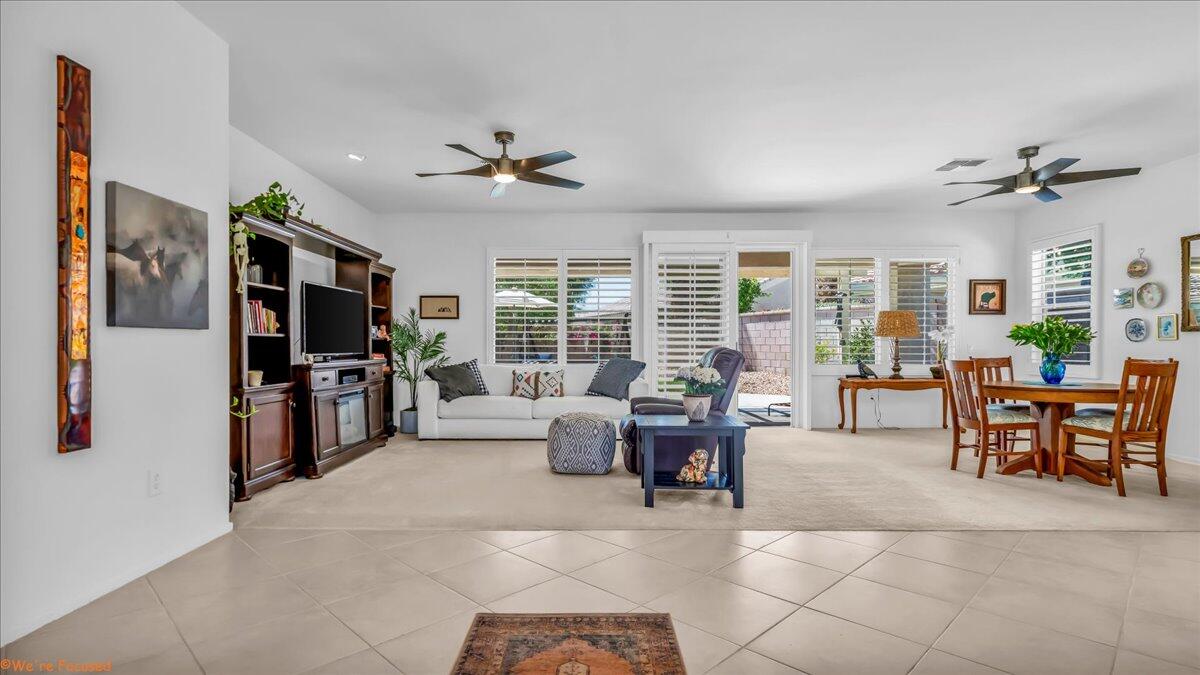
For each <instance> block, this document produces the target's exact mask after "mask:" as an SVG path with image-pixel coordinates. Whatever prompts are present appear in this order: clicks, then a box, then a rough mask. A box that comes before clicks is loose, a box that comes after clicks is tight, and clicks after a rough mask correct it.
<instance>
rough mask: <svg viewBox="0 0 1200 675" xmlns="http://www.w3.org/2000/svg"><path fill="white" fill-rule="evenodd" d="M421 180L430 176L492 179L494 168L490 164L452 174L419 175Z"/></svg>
mask: <svg viewBox="0 0 1200 675" xmlns="http://www.w3.org/2000/svg"><path fill="white" fill-rule="evenodd" d="M417 175H418V176H420V177H421V178H426V177H428V176H483V177H484V178H491V177H492V167H491V165H490V164H484V165H481V166H477V167H475V168H474V169H464V170H463V171H452V172H450V173H419V174H417Z"/></svg>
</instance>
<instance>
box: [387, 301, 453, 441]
mask: <svg viewBox="0 0 1200 675" xmlns="http://www.w3.org/2000/svg"><path fill="white" fill-rule="evenodd" d="M392 352H393V353H394V354H395V363H396V377H398V378H399V379H401V380H403V381H404V382H406V383H407V384H408V400H409V407H407V408H405V409H404V410H401V411H400V433H402V434H415V433H417V383H418V382H420V381H421V380H423V379H425V369H426V368H430V367H435V368H436V367H437V366H440V365H442V364H444V363H445V362H446V359H447V358H448V357H447V356H446V333H445V332H443V331H437V332H436V333H435V332H434V331H432V330H427V331H422V330H421V320H420V318H419V317H418V316H417V310H416V309H414V308H412V307H409V308H408V314H406V315H404V316H402V317H401V318H400V320H399V321H393V322H392Z"/></svg>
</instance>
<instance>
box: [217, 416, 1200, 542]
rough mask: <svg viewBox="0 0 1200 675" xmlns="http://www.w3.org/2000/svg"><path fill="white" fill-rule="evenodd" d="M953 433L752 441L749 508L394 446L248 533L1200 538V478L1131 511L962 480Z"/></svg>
mask: <svg viewBox="0 0 1200 675" xmlns="http://www.w3.org/2000/svg"><path fill="white" fill-rule="evenodd" d="M948 444H949V432H946V431H942V430H940V429H938V430H933V429H909V430H901V431H882V430H860V432H859V433H858V434H857V435H851V434H849V433H846V432H844V431H830V430H820V431H807V432H806V431H799V430H794V429H788V428H756V429H752V430H751V431H750V433H749V436H748V439H747V447H748V448H749V450H748V452H747V456H746V476H747V483H746V486H747V487H746V508H744V509H742V510H735V509H733V508H731V506H730V496H729V494H728V493H715V492H711V493H696V492H687V493H684V492H659V493H656V507H655V508H653V509H647V508H645V507H643V506H642V495H641V487H640V484H639V480H638V478H637V477H636V476H634V475H632V474H629V473H627V472H626V471H625V469H624V468H623V467H622V466H621V461H620V456H619V455H620V449H619V448H618V457H617V459H616V461H615V463H614V468H613V471H612V472H611V473H610V474H608V475H606V476H562V475H557V474H553V473H551V472H550V470H549V469H548V468H547V466H546V451H545V443H544V442H540V441H417V440H412V439H409V438H406V437H400V436H397V437H396V438H394V439H392V440H391V442H390V443H388V445H387V446H385V447H383V448H380V449H379V450H376V451H375V452H373V453H371V454H370V455H367V456H366V457H363V458H361V459H359V460H357V461H355V462H353V463H351V464H348V465H346V466H343V467H341V468H339V469H335V470H334V471H331V472H329V473H328V474H326V475H325V477H324V478H321V479H320V480H304V479H298V480H296V481H294V482H292V483H287V484H282V485H278V486H276V487H274V488H271V489H270V490H267V491H266V492H263V493H260V494H259V495H256V496H255V497H254V499H253V500H252V501H250V502H245V503H242V504H238V505H237V506H236V508H235V509H234V520H235V522H236V523H237V524H238V525H239V526H259V527H301V528H304V527H307V528H313V527H316V528H368V529H446V530H451V529H453V530H505V529H556V530H559V529H648V528H666V529H775V530H835V529H861V530H925V529H930V530H960V529H1006V530H1023V529H1024V530H1029V529H1034V530H1036V529H1051V530H1054V529H1084V530H1200V467H1196V466H1193V465H1186V464H1180V463H1172V464H1171V466H1170V467H1169V469H1168V472H1169V478H1168V486H1169V488H1170V491H1171V496H1170V497H1167V498H1163V497H1160V496H1159V495H1158V489H1157V486H1156V483H1155V480H1154V477H1153V474H1152V473H1150V472H1148V471H1144V470H1143V471H1131V472H1128V473H1127V474H1126V476H1127V478H1126V486H1127V490H1128V494H1129V496H1128V497H1125V498H1121V497H1118V496H1117V494H1116V490H1115V489H1113V488H1102V487H1099V486H1096V485H1091V484H1089V483H1086V482H1084V481H1082V480H1080V479H1078V478H1073V477H1070V476H1068V477H1067V479H1066V481H1065V482H1063V483H1058V482H1056V481H1055V480H1054V478H1053V477H1049V476H1048V477H1047V478H1044V479H1042V480H1037V479H1036V478H1035V477H1034V475H1033V473H1032V472H1026V473H1022V474H1020V475H1016V476H1000V475H997V474H995V473H992V472H991V471H990V470H989V472H988V473H987V475H986V477H985V478H984V479H983V480H978V479H976V478H975V470H974V467H975V466H976V465H975V461H974V459H973V458H972V457H970V456H969V452H968V453H966V456H965V457H964V458H963V461H962V462H961V463H960V465H959V470H958V471H956V472H952V471H950V469H949V450H948Z"/></svg>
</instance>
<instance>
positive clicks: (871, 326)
mask: <svg viewBox="0 0 1200 675" xmlns="http://www.w3.org/2000/svg"><path fill="white" fill-rule="evenodd" d="M939 253H941V255H938V256H937V257H926V256H927V255H928V254H929V252H928V251H922V252H921V254H920V255H919V256H902V255H899V254H896V253H893V252H882V251H881V252H874V251H872V252H871V253H870V254H866V253H864V254H857V253H851V254H849V255H837V256H834V255H821V253H820V252H818V254H817V258H816V260H815V264H814V267H813V304H814V310H815V311H814V316H813V345H814V347H813V362H814V363H815V364H817V365H828V366H845V365H853V364H855V363H857V362H858V361H859V360H860V359H861V360H862V361H863V362H864V363H868V364H873V363H879V362H880V361H882V360H884V359H885V358H886V354H884V352H885V351H886V350H883V349H880V343H879V341H878V340H877V339H876V338H875V318H876V316H877V315H878V313H879V311H880V310H883V309H894V310H906V311H911V312H915V313H916V315H917V325H918V327H919V328H920V332H921V335H920V337H915V338H907V339H902V340H901V341H900V362H901V363H909V364H914V365H915V364H931V363H934V359H935V350H934V342H933V340H932V339H930V338H929V332H930V331H932V330H937V329H945V328H951V329H953V327H954V309H953V308H954V287H955V283H954V268H955V260H956V258H957V253H956V252H953V251H951V250H944V251H939ZM884 275H886V277H885V276H884ZM946 347H947V352H946V355H947V356H950V355H952V354H953V349H954V340H953V339H951V340H950V341H949V342H948V344H947V345H946Z"/></svg>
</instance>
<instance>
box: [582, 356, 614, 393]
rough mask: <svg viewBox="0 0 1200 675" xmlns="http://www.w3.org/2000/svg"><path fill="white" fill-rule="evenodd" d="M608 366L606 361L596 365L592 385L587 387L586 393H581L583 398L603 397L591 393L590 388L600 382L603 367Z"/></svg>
mask: <svg viewBox="0 0 1200 675" xmlns="http://www.w3.org/2000/svg"><path fill="white" fill-rule="evenodd" d="M606 365H608V359H604V360H603V361H601V362H599V363H597V364H596V372H595V374H593V375H592V383H591V384H589V385H588V388H587V391H585V392H583V394H584V396H603V394H597V393H595V392H594V391H592V387H594V386H595V385H596V383H597V382H598V381H599V380H600V373H602V372H604V366H606Z"/></svg>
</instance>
